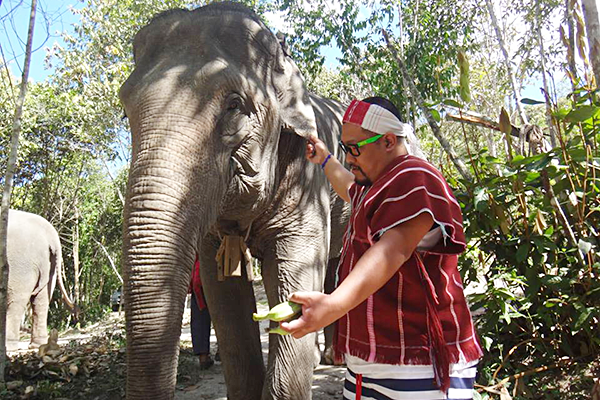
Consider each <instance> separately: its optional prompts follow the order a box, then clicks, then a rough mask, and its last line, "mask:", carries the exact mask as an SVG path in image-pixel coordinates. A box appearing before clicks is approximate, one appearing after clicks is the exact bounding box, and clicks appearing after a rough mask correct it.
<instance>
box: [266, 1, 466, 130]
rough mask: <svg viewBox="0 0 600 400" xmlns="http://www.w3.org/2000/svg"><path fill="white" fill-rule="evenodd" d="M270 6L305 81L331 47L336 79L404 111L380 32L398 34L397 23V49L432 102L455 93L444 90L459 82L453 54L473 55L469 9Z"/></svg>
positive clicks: (448, 4) (441, 4) (410, 4)
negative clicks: (280, 16) (279, 15)
mask: <svg viewBox="0 0 600 400" xmlns="http://www.w3.org/2000/svg"><path fill="white" fill-rule="evenodd" d="M277 4H278V5H279V7H280V10H282V11H284V12H285V13H286V19H287V22H288V23H289V25H290V27H291V30H292V32H291V34H290V35H291V36H290V43H291V49H292V53H293V55H294V59H295V60H297V62H298V64H299V67H300V68H301V69H302V70H303V71H304V72H305V74H306V75H307V76H308V77H309V80H311V79H313V78H312V77H315V76H317V75H318V74H320V73H321V71H322V66H323V62H324V57H323V55H322V54H321V46H326V45H329V46H335V47H337V48H339V49H340V50H341V53H342V56H341V57H340V59H339V62H340V64H341V65H342V68H343V69H342V71H341V73H342V74H344V75H348V76H349V78H350V79H353V80H359V81H362V82H363V84H364V85H366V86H367V88H368V89H369V92H370V93H371V94H372V93H377V94H378V95H383V96H386V97H388V98H389V99H390V100H392V101H394V102H395V103H396V105H397V106H399V108H400V109H405V105H406V104H407V103H410V102H411V100H410V97H408V96H407V95H406V94H405V93H403V91H402V90H400V89H401V88H402V81H401V78H400V71H399V70H398V67H397V65H396V62H395V60H394V59H393V58H392V56H391V54H390V52H389V51H388V50H387V48H386V46H385V44H384V41H383V36H382V35H381V30H382V29H386V30H387V31H388V32H389V33H390V34H393V33H395V32H397V29H398V28H397V24H398V22H399V21H400V20H401V21H402V25H403V27H404V28H403V29H404V30H403V32H402V35H401V36H399V38H398V42H399V45H401V46H402V49H403V55H404V61H405V64H406V65H407V66H408V68H409V70H410V72H411V74H412V75H413V77H414V78H415V79H414V80H415V83H416V85H417V88H418V89H419V91H420V93H421V95H422V96H423V97H424V98H426V99H429V100H431V101H432V102H437V101H441V100H442V99H443V98H445V97H453V96H454V95H455V94H456V93H457V86H456V85H452V84H451V82H452V81H453V78H454V77H457V76H458V69H459V68H458V64H457V62H456V59H457V54H458V51H459V49H463V50H467V49H471V48H472V47H473V43H472V40H471V37H470V36H471V32H472V19H471V18H472V17H473V16H474V15H477V8H476V7H475V6H476V4H475V3H474V2H470V1H466V2H462V3H460V4H459V3H457V2H454V1H450V0H428V1H421V0H419V1H412V0H410V1H403V2H401V3H399V4H398V3H394V2H387V1H381V2H375V3H373V2H365V1H358V2H357V1H349V0H345V1H342V2H337V3H335V4H325V5H323V6H322V7H321V6H319V7H317V6H315V5H314V4H311V3H310V2H304V1H299V2H295V1H289V0H279V1H278V2H277ZM406 118H408V116H407V117H406ZM411 119H412V117H411Z"/></svg>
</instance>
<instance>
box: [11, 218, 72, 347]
mask: <svg viewBox="0 0 600 400" xmlns="http://www.w3.org/2000/svg"><path fill="white" fill-rule="evenodd" d="M7 255H8V301H7V305H8V307H7V311H6V314H7V315H6V349H7V350H16V349H18V344H19V328H20V325H21V320H22V318H23V314H24V313H25V309H26V307H27V304H28V303H29V302H30V301H31V309H32V333H31V343H30V345H29V346H30V347H32V348H36V347H39V346H40V345H42V344H45V343H46V342H47V341H48V328H47V321H48V308H49V306H50V300H51V299H52V293H53V292H54V286H55V285H56V281H57V279H58V286H59V288H60V291H61V294H62V298H63V300H64V302H65V303H66V304H67V306H68V307H69V309H70V310H71V312H75V309H76V308H75V305H74V304H73V302H72V301H71V299H70V298H69V295H68V294H67V291H66V289H65V286H64V283H63V280H62V276H61V267H62V250H61V245H60V238H59V236H58V232H57V231H56V229H54V227H53V226H52V225H51V224H50V222H48V221H47V220H46V219H45V218H43V217H41V216H39V215H36V214H31V213H28V212H24V211H18V210H10V211H9V213H8V231H7Z"/></svg>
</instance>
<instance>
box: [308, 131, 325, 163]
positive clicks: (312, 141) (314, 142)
mask: <svg viewBox="0 0 600 400" xmlns="http://www.w3.org/2000/svg"><path fill="white" fill-rule="evenodd" d="M328 155H329V150H327V146H325V143H323V141H322V140H321V139H319V138H318V137H316V136H313V135H311V136H309V137H308V139H307V142H306V158H307V159H308V161H310V162H311V163H313V164H322V163H323V161H325V158H327V156H328Z"/></svg>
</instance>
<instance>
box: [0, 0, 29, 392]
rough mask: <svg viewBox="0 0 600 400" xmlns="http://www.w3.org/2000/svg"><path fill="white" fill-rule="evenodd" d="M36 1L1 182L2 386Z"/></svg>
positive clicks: (0, 362)
mask: <svg viewBox="0 0 600 400" xmlns="http://www.w3.org/2000/svg"><path fill="white" fill-rule="evenodd" d="M36 5H37V0H32V1H31V13H30V17H29V30H28V32H27V47H26V50H25V61H24V63H23V75H22V77H21V85H20V91H19V97H18V99H17V101H16V107H15V117H14V120H13V131H12V139H11V150H10V158H9V161H8V165H7V168H6V175H5V178H4V191H3V193H2V210H1V211H0V277H2V280H1V281H0V383H4V367H5V365H6V306H7V287H8V273H9V271H8V258H7V248H6V247H7V246H6V239H7V228H8V210H9V208H10V197H11V192H12V184H13V177H14V174H15V165H16V161H17V154H18V151H19V135H20V133H21V115H22V113H23V103H24V102H25V95H26V94H27V79H28V78H29V64H30V61H31V44H32V42H33V28H34V26H35V9H36Z"/></svg>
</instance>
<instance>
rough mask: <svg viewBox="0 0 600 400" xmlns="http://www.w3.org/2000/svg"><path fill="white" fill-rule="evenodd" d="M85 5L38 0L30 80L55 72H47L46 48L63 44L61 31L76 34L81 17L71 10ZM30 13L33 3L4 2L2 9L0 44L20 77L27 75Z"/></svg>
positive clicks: (20, 0) (65, 0) (69, 0)
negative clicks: (73, 27)
mask: <svg viewBox="0 0 600 400" xmlns="http://www.w3.org/2000/svg"><path fill="white" fill-rule="evenodd" d="M81 4H82V3H81V2H80V1H77V0H38V4H37V13H36V17H35V28H34V32H33V48H32V50H33V53H32V56H31V66H30V68H29V79H30V80H34V81H42V80H44V79H45V78H46V77H48V75H49V74H51V73H52V71H51V70H46V69H44V58H45V57H46V49H48V48H52V46H53V45H54V43H56V42H58V43H62V40H61V32H63V31H70V32H72V24H73V23H76V22H77V21H78V16H76V15H74V14H73V12H72V11H71V8H72V7H75V8H79V7H81ZM30 12H31V1H25V0H3V1H2V5H1V6H0V45H1V46H2V52H3V54H4V58H5V59H6V62H7V63H8V66H9V68H10V70H11V72H12V73H13V75H15V76H19V77H20V76H21V75H22V73H23V69H22V68H23V61H24V58H25V44H26V41H27V30H28V28H29V16H30Z"/></svg>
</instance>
